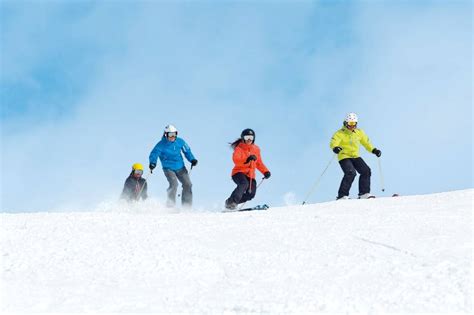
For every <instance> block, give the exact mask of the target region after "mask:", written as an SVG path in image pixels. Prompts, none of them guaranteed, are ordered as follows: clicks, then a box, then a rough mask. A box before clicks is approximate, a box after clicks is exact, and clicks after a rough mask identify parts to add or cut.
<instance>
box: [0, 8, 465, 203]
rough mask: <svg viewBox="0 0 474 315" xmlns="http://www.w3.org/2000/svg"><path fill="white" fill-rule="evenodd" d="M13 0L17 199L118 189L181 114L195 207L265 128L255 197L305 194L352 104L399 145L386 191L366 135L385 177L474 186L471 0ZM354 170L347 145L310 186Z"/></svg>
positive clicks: (9, 16)
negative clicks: (244, 136)
mask: <svg viewBox="0 0 474 315" xmlns="http://www.w3.org/2000/svg"><path fill="white" fill-rule="evenodd" d="M0 5H1V10H0V23H1V24H0V25H1V30H0V31H1V38H0V44H1V46H0V48H1V51H0V53H1V55H0V58H1V60H0V61H1V77H0V93H1V114H0V121H1V141H2V142H1V146H2V156H1V165H2V166H1V167H2V181H1V211H8V212H18V211H45V210H58V209H59V210H61V209H69V208H72V207H86V208H87V207H93V206H94V205H95V204H97V203H99V202H101V201H103V200H112V199H115V198H117V197H118V195H119V193H120V191H121V189H122V186H123V182H124V180H125V178H126V176H127V175H128V173H129V169H130V167H131V165H132V164H133V163H135V162H141V163H143V164H148V154H149V152H150V150H151V149H152V148H153V146H154V145H155V144H156V142H157V141H158V140H159V138H160V136H161V134H162V130H163V127H164V126H165V125H166V124H168V123H173V124H175V125H176V126H177V128H178V129H179V131H180V136H182V137H183V138H184V139H185V140H186V141H187V142H188V143H189V145H190V146H191V148H192V150H193V153H194V154H195V156H196V157H197V159H198V160H199V165H198V167H196V169H195V170H193V173H192V181H193V185H194V186H193V189H194V203H195V206H196V207H200V208H203V207H215V206H216V205H217V204H220V203H222V202H223V200H225V199H226V198H227V196H228V195H229V194H230V192H231V191H232V190H233V188H234V184H233V182H232V181H231V179H230V171H231V168H232V161H231V154H232V151H231V150H230V149H229V148H228V146H227V143H228V142H230V141H232V140H234V139H235V138H236V137H238V136H239V135H240V132H241V130H242V129H244V128H248V127H250V128H253V129H255V131H256V133H257V139H256V140H257V141H256V142H257V144H258V145H259V146H260V147H261V149H262V157H263V159H264V162H265V163H266V165H267V166H268V168H269V169H270V170H271V171H272V174H273V176H272V178H271V179H270V180H269V181H268V182H265V184H264V185H262V186H261V189H260V191H259V192H258V193H257V197H256V199H255V203H262V202H265V203H269V204H271V205H284V204H285V203H286V202H288V201H290V202H302V201H303V199H304V197H305V196H306V194H307V192H308V191H309V189H310V188H311V186H312V185H313V184H314V182H315V181H316V179H317V178H318V176H319V175H320V174H321V172H322V170H323V169H324V168H325V167H326V165H327V163H328V162H329V160H330V159H331V157H332V152H331V151H330V149H329V147H328V143H329V140H330V138H331V135H332V134H333V133H334V132H335V131H336V130H337V129H338V128H339V127H340V126H341V123H342V120H343V118H344V116H345V114H346V113H347V112H350V111H354V112H356V113H358V114H359V117H360V123H359V125H360V127H361V128H362V129H364V130H365V131H366V133H367V134H368V135H369V136H370V138H371V140H372V143H373V144H374V145H375V146H376V147H378V148H380V149H381V150H382V153H383V155H382V158H381V164H382V168H383V175H384V180H385V188H386V192H385V193H381V191H380V172H379V169H378V166H377V160H376V158H375V157H374V156H373V155H372V154H369V153H367V152H362V157H363V158H364V159H365V160H366V161H367V163H368V164H369V165H370V166H371V168H372V171H373V172H372V173H373V176H372V192H373V193H374V194H377V195H384V194H389V193H395V192H397V193H400V194H404V195H408V194H425V193H432V192H441V191H448V190H456V189H466V188H472V186H473V182H472V152H473V150H472V131H473V129H472V123H473V119H472V118H473V116H472V86H473V85H472V4H471V2H470V1H449V2H447V1H264V2H261V1H258V2H257V1H225V2H224V1H174V2H171V1H169V2H168V1H134V2H132V1H101V2H99V1H72V2H71V1H2V2H1V4H0ZM362 151H363V149H362ZM147 177H148V178H149V185H150V195H152V196H153V197H156V198H161V199H163V198H164V197H165V190H166V187H167V183H166V180H165V178H164V176H163V175H162V173H161V172H155V174H153V175H152V176H149V174H147ZM341 178H342V172H341V170H340V168H339V166H338V165H337V163H336V162H333V164H332V165H331V166H330V167H329V169H328V171H327V173H326V174H325V176H324V177H323V179H322V181H321V185H320V186H319V187H318V189H317V190H316V191H315V193H314V194H313V195H312V196H311V198H309V200H308V202H320V201H327V200H333V199H334V198H335V196H336V194H337V189H338V185H339V182H340V180H341ZM356 180H357V179H356ZM351 193H352V195H356V194H357V182H355V183H354V185H353V188H352V190H351Z"/></svg>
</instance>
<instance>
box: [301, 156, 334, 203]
mask: <svg viewBox="0 0 474 315" xmlns="http://www.w3.org/2000/svg"><path fill="white" fill-rule="evenodd" d="M336 155H337V154H334V155H333V156H332V158H331V160H329V163H328V165H327V166H326V168H325V169H324V171H323V172H322V173H321V175H320V176H319V178H318V179H317V180H316V182H315V183H314V185H313V187H312V188H311V190H310V191H309V192H308V194H307V195H306V198H305V199H304V201H303V203H302V204H303V205H304V204H306V201H307V200H308V198H309V196H310V195H311V194H312V193H313V191H314V190H315V189H316V187H317V186H318V185H319V182H320V181H321V179H322V178H323V175H324V173H326V171H327V169H328V168H329V165H331V163H332V161H333V160H334V158H335V157H336Z"/></svg>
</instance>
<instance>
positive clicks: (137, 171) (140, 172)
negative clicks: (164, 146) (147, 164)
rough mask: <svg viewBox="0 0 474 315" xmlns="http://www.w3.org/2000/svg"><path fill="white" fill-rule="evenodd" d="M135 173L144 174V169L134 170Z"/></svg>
mask: <svg viewBox="0 0 474 315" xmlns="http://www.w3.org/2000/svg"><path fill="white" fill-rule="evenodd" d="M133 174H135V175H143V171H142V170H135V171H133Z"/></svg>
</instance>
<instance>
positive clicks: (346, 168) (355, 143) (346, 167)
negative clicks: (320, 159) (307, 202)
mask: <svg viewBox="0 0 474 315" xmlns="http://www.w3.org/2000/svg"><path fill="white" fill-rule="evenodd" d="M357 122H358V118H357V115H356V114H355V113H349V114H347V116H346V119H345V120H344V127H343V128H341V129H339V130H338V131H336V132H335V133H334V135H333V136H332V139H331V142H330V145H329V146H330V147H331V149H332V151H333V152H334V153H336V154H337V156H338V159H339V164H340V165H341V168H342V171H343V172H344V177H343V178H342V181H341V185H340V186H339V191H338V194H337V199H349V190H350V189H351V186H352V182H353V181H354V178H355V176H356V174H357V173H356V172H358V173H359V174H360V177H359V199H366V198H374V196H373V195H371V194H370V175H371V171H370V167H369V166H368V165H367V164H366V163H365V161H364V160H363V159H362V158H361V157H360V155H359V145H360V144H362V145H363V146H364V148H365V149H366V150H367V151H369V152H372V153H373V154H375V155H376V156H377V157H380V156H381V155H382V152H381V151H380V150H379V149H377V148H374V146H373V145H372V144H371V143H370V140H369V137H368V136H367V135H366V134H365V132H364V131H363V130H362V129H358V128H357Z"/></svg>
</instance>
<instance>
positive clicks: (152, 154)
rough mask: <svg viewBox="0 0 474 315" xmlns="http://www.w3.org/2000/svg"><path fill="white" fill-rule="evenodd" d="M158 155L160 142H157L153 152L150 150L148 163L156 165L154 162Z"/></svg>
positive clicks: (159, 153)
mask: <svg viewBox="0 0 474 315" xmlns="http://www.w3.org/2000/svg"><path fill="white" fill-rule="evenodd" d="M160 155H161V146H160V142H158V143H157V144H156V145H155V147H154V148H153V150H151V152H150V157H149V160H150V163H154V164H156V161H157V159H158V157H159V156H160Z"/></svg>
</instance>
